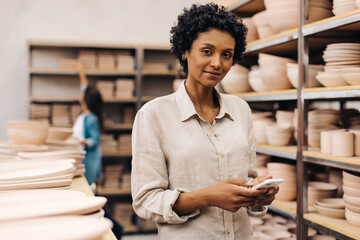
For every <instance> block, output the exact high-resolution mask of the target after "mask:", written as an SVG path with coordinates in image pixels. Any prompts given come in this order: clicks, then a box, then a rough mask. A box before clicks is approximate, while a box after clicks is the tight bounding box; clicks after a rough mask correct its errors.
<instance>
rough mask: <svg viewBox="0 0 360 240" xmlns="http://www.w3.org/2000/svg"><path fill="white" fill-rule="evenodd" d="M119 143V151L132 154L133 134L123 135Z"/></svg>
mask: <svg viewBox="0 0 360 240" xmlns="http://www.w3.org/2000/svg"><path fill="white" fill-rule="evenodd" d="M118 141H119V151H121V152H131V134H121V135H120V136H119V140H118Z"/></svg>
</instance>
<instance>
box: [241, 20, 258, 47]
mask: <svg viewBox="0 0 360 240" xmlns="http://www.w3.org/2000/svg"><path fill="white" fill-rule="evenodd" d="M242 20H243V23H244V24H245V26H246V27H247V29H248V33H247V35H246V42H247V43H249V42H251V41H254V40H256V39H259V36H258V33H257V30H256V26H255V23H254V21H253V19H252V18H243V19H242Z"/></svg>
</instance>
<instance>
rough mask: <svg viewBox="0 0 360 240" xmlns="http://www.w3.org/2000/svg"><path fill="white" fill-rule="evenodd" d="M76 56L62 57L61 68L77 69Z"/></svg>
mask: <svg viewBox="0 0 360 240" xmlns="http://www.w3.org/2000/svg"><path fill="white" fill-rule="evenodd" d="M77 61H78V60H77V59H76V58H61V59H60V68H61V69H76V64H77Z"/></svg>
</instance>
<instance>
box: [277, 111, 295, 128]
mask: <svg viewBox="0 0 360 240" xmlns="http://www.w3.org/2000/svg"><path fill="white" fill-rule="evenodd" d="M275 118H276V123H277V124H290V125H292V124H293V122H294V111H283V110H278V111H276V114H275Z"/></svg>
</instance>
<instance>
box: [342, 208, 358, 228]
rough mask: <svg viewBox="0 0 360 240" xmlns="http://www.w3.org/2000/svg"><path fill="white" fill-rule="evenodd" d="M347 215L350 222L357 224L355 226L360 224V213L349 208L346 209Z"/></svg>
mask: <svg viewBox="0 0 360 240" xmlns="http://www.w3.org/2000/svg"><path fill="white" fill-rule="evenodd" d="M345 217H346V220H347V221H348V222H349V223H350V224H352V225H355V226H360V214H358V213H354V212H352V211H350V210H349V209H346V211H345Z"/></svg>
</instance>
